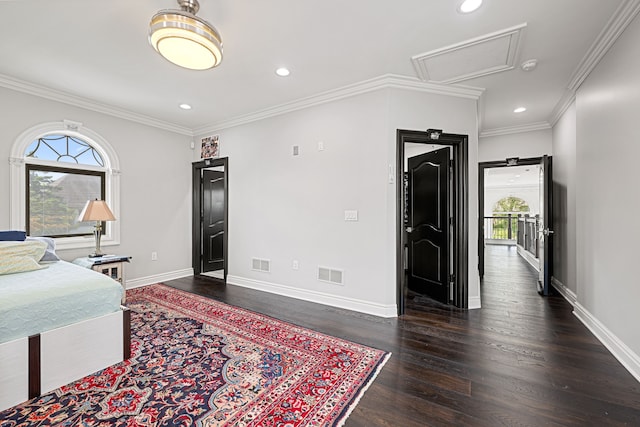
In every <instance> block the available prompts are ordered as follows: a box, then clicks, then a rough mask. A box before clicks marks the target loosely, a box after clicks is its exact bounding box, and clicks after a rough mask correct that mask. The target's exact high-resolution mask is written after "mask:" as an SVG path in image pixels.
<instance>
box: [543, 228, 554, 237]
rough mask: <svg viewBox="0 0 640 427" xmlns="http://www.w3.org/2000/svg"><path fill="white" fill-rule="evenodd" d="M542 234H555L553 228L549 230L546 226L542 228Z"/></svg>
mask: <svg viewBox="0 0 640 427" xmlns="http://www.w3.org/2000/svg"><path fill="white" fill-rule="evenodd" d="M542 234H544V235H545V236H548V235H550V234H553V230H549V229H548V228H545V229H544V230H542Z"/></svg>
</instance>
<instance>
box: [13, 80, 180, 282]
mask: <svg viewBox="0 0 640 427" xmlns="http://www.w3.org/2000/svg"><path fill="white" fill-rule="evenodd" d="M65 119H67V120H72V121H76V122H81V123H83V125H84V126H86V127H87V128H89V129H91V130H92V131H94V132H97V133H98V134H99V135H100V136H102V137H103V138H105V139H106V140H107V141H108V142H109V144H111V146H112V147H113V148H114V149H115V150H116V151H117V153H118V157H119V159H120V169H121V203H120V206H121V210H120V216H121V217H120V218H118V221H120V226H121V239H120V240H121V244H120V245H119V246H113V247H105V248H104V249H105V250H107V251H108V252H109V253H118V254H123V255H130V256H132V257H133V260H132V262H131V264H129V265H127V267H126V275H127V281H128V282H130V281H132V283H136V281H137V282H144V281H145V280H146V279H145V278H151V279H153V276H154V275H159V274H166V273H170V272H180V271H182V272H183V274H184V271H185V269H190V268H191V217H190V212H191V193H190V190H189V189H190V186H191V170H190V162H191V160H192V159H191V150H190V149H189V143H190V141H191V138H190V137H186V136H184V135H178V134H174V133H172V132H168V131H164V130H159V129H157V128H153V127H149V126H146V125H142V124H138V123H134V122H132V121H128V120H123V119H119V118H116V117H112V116H108V115H105V114H101V113H97V112H94V111H89V110H86V109H82V108H76V107H73V106H71V105H67V104H63V103H59V102H55V101H50V100H47V99H44V98H39V97H36V96H33V95H27V94H24V93H20V92H16V91H12V90H9V89H4V88H0V123H1V126H0V159H5V160H4V161H0V177H2V179H1V180H0V201H2V202H0V229H8V228H9V227H10V217H9V213H10V210H9V209H10V206H9V203H8V201H9V197H10V196H9V163H8V161H7V159H8V158H9V153H10V150H11V146H12V145H13V143H14V142H15V140H16V138H17V137H18V135H20V133H22V132H23V131H24V130H26V129H28V128H31V127H32V126H35V125H37V124H40V123H46V122H55V121H61V120H65ZM92 249H93V246H92V245H90V247H87V248H86V249H74V250H65V251H58V253H59V255H60V256H61V257H62V258H63V259H65V260H73V259H74V258H76V257H78V256H86V255H87V254H88V253H89V252H91V250H92ZM152 251H156V252H157V253H158V261H157V262H152V261H151V252H152Z"/></svg>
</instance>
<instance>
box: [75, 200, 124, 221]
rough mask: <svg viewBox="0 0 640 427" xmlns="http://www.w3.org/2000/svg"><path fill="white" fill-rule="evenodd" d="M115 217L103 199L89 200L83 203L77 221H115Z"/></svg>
mask: <svg viewBox="0 0 640 427" xmlns="http://www.w3.org/2000/svg"><path fill="white" fill-rule="evenodd" d="M115 220H116V217H115V216H114V215H113V212H111V209H109V206H108V205H107V202H105V201H104V200H98V199H96V200H89V201H87V204H86V205H84V208H83V209H82V212H80V216H78V221H115Z"/></svg>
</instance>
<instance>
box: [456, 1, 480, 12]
mask: <svg viewBox="0 0 640 427" xmlns="http://www.w3.org/2000/svg"><path fill="white" fill-rule="evenodd" d="M480 6H482V0H464V1H463V2H462V3H461V4H460V6H459V7H458V12H460V13H471V12H473V11H474V10H476V9H478V8H479V7H480Z"/></svg>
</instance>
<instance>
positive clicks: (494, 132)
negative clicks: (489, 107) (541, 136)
mask: <svg viewBox="0 0 640 427" xmlns="http://www.w3.org/2000/svg"><path fill="white" fill-rule="evenodd" d="M547 129H551V125H550V124H549V122H536V123H529V124H526V125H518V126H507V127H503V128H495V129H487V130H484V131H482V132H480V138H487V137H490V136H502V135H512V134H515V133H524V132H535V131H537V130H547Z"/></svg>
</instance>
